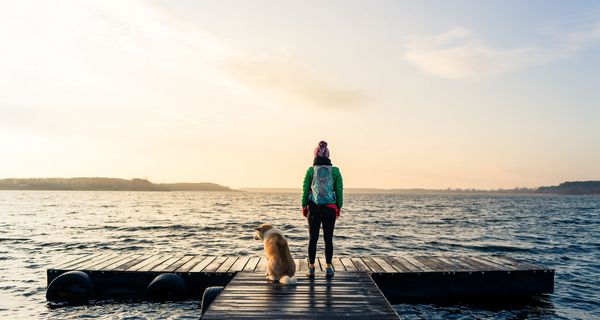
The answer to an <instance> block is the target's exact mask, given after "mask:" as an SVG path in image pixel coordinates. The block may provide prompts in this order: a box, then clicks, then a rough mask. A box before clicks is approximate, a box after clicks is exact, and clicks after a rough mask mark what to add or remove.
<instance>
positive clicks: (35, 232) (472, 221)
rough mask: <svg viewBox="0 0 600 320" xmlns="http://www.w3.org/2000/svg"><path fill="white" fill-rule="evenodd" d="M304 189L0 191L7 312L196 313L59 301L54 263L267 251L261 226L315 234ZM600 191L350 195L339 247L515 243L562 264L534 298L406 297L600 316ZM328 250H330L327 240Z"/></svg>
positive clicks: (540, 315)
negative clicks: (51, 270)
mask: <svg viewBox="0 0 600 320" xmlns="http://www.w3.org/2000/svg"><path fill="white" fill-rule="evenodd" d="M298 201H299V195H297V194H274V193H271V194H269V193H210V192H206V193H205V192H83V191H82V192H79V191H0V216H1V218H2V219H1V220H0V318H2V319H5V318H6V319H21V318H51V319H75V318H98V319H141V318H171V319H197V318H198V316H199V309H198V305H197V301H184V302H177V303H175V302H168V303H149V302H135V301H132V302H118V303H117V302H112V301H102V302H98V303H94V304H92V305H87V306H71V307H64V308H57V309H51V308H49V307H48V305H47V302H46V300H45V296H44V295H45V286H46V275H45V271H46V266H48V265H50V264H52V263H55V262H57V261H64V260H66V259H71V258H73V257H75V256H76V255H80V254H84V253H92V252H106V253H112V252H118V253H132V252H136V253H140V252H144V253H158V252H161V253H198V254H212V255H259V254H261V244H260V243H259V242H257V241H254V240H253V239H252V232H253V228H254V227H255V226H257V225H259V224H261V223H264V222H269V223H272V224H274V225H276V226H278V227H279V228H280V229H282V230H283V231H284V233H285V234H286V235H287V237H288V240H289V241H290V243H291V250H292V253H293V254H294V255H296V256H304V250H305V249H304V248H305V244H306V243H307V229H306V224H305V220H304V219H303V218H302V216H301V213H300V210H299V208H298V207H299V204H298ZM599 234H600V197H574V196H523V195H508V196H490V195H378V194H375V195H373V194H348V195H347V197H346V205H345V208H344V210H343V212H342V217H341V218H340V219H339V220H338V223H337V225H336V231H335V239H334V242H335V250H336V251H335V254H338V255H354V256H357V255H369V254H376V255H394V254H413V255H426V254H436V255H454V254H494V253H500V254H507V255H510V256H513V257H516V258H522V259H527V260H530V261H533V262H536V263H539V264H542V265H544V266H547V267H551V268H554V269H556V278H555V289H556V290H555V293H554V294H552V295H549V296H542V297H539V298H535V299H533V300H531V301H525V302H522V301H521V302H519V301H517V302H515V301H511V302H509V301H490V302H489V303H485V304H482V303H478V304H473V303H466V302H452V303H443V304H440V303H435V304H434V303H424V304H408V303H407V304H397V305H395V306H394V307H395V308H396V310H397V311H398V313H399V314H400V315H401V316H404V318H406V319H594V318H595V319H599V318H600V276H599V274H600V264H599V261H600V237H599V236H598V235H599ZM320 249H321V251H320V253H319V254H322V247H320Z"/></svg>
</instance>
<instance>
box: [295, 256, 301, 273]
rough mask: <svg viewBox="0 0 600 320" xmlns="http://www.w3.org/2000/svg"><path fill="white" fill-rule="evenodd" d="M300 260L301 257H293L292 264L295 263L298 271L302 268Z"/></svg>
mask: <svg viewBox="0 0 600 320" xmlns="http://www.w3.org/2000/svg"><path fill="white" fill-rule="evenodd" d="M300 260H301V259H298V258H296V259H294V264H295V265H296V272H300V271H302V270H301V269H300Z"/></svg>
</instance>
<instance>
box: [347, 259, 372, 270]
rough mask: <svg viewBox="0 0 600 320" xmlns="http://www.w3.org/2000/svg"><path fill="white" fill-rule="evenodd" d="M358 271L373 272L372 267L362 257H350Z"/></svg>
mask: <svg viewBox="0 0 600 320" xmlns="http://www.w3.org/2000/svg"><path fill="white" fill-rule="evenodd" d="M350 260H352V262H353V263H354V265H355V266H356V268H357V269H358V271H364V272H371V269H369V267H367V265H366V264H365V263H364V262H363V261H362V259H361V258H350Z"/></svg>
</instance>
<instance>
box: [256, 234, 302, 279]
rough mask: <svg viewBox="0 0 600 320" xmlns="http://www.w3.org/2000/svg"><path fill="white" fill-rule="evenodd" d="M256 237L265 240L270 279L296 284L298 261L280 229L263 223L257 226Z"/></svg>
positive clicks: (267, 275)
mask: <svg viewBox="0 0 600 320" xmlns="http://www.w3.org/2000/svg"><path fill="white" fill-rule="evenodd" d="M255 230H256V233H255V234H254V239H256V240H263V243H264V247H265V255H266V256H267V273H266V275H265V276H266V277H267V279H268V280H270V281H275V282H277V281H278V282H280V283H283V284H290V285H295V284H296V279H295V278H293V276H294V274H295V273H296V263H295V262H294V259H293V258H292V254H291V253H290V248H289V246H288V243H287V240H285V237H284V236H283V233H281V231H279V229H277V228H275V227H273V226H272V225H270V224H263V225H262V226H260V227H259V228H256V229H255Z"/></svg>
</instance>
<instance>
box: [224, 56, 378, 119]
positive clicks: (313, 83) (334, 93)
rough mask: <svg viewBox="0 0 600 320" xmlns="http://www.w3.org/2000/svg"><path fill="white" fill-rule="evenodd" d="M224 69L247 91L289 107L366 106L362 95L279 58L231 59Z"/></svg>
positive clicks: (365, 99) (252, 57)
mask: <svg viewBox="0 0 600 320" xmlns="http://www.w3.org/2000/svg"><path fill="white" fill-rule="evenodd" d="M224 68H225V70H227V72H228V73H229V74H230V75H231V77H233V78H234V79H235V80H237V81H239V82H240V83H242V84H243V85H245V86H247V87H248V88H251V89H253V90H258V91H261V92H266V93H269V94H272V95H274V96H276V97H278V98H280V99H282V100H284V101H287V102H291V103H296V104H302V105H306V106H312V107H316V108H329V109H335V108H355V107H360V106H363V105H364V104H365V103H366V102H367V98H366V96H365V95H364V94H363V93H361V92H359V91H356V90H351V89H346V88H342V87H339V86H336V85H333V84H331V83H328V82H326V81H324V80H322V79H321V78H320V77H319V76H318V75H317V73H316V72H314V71H312V70H311V69H310V68H308V67H305V66H302V65H300V64H298V63H294V62H292V61H290V60H289V58H286V57H282V56H271V57H269V58H262V57H258V56H247V57H244V58H231V59H229V60H228V61H227V62H226V63H225V64H224Z"/></svg>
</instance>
